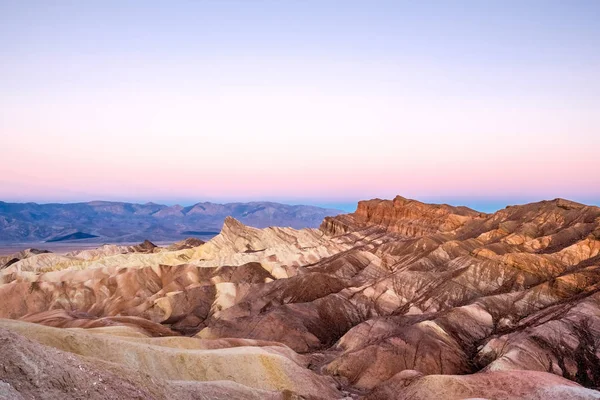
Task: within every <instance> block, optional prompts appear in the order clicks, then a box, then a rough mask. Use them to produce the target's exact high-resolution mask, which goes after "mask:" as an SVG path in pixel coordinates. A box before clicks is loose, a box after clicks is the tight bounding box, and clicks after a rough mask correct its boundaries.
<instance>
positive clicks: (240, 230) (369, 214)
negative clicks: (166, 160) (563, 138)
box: [0, 196, 600, 399]
mask: <svg viewBox="0 0 600 400" xmlns="http://www.w3.org/2000/svg"><path fill="white" fill-rule="evenodd" d="M121 247H125V246H113V247H110V246H104V247H103V248H100V249H97V250H93V251H89V250H88V251H84V252H79V253H71V254H66V255H57V254H52V253H44V254H27V255H26V256H24V257H22V258H21V259H18V260H17V261H14V262H12V263H11V264H10V265H8V266H6V267H5V268H3V269H2V271H0V279H1V282H3V284H2V285H0V317H2V318H9V319H13V320H21V321H20V322H10V321H5V322H2V324H0V325H1V326H2V327H4V328H5V329H6V330H7V331H10V332H13V333H14V334H15V335H24V336H26V337H27V338H28V339H29V340H33V341H34V342H37V343H41V345H44V346H50V347H54V348H57V349H58V350H59V351H61V352H67V353H66V354H69V353H76V354H79V355H80V356H85V357H90V356H91V357H100V356H94V354H92V353H93V351H92V350H88V348H93V349H99V348H100V347H98V346H107V345H106V344H100V339H102V340H117V339H118V340H120V341H124V340H128V341H129V342H136V341H137V342H136V343H137V344H136V346H138V347H135V352H136V353H135V354H138V355H139V356H136V357H150V354H151V355H152V356H153V357H155V358H156V360H157V361H156V362H157V363H164V367H161V368H164V369H169V368H172V364H171V363H172V359H171V358H170V357H171V355H170V353H168V352H165V351H164V350H163V349H161V348H157V346H159V347H160V346H162V347H164V346H166V343H168V344H169V345H171V346H172V347H177V348H179V349H180V351H181V353H182V354H183V355H182V356H181V357H190V360H193V361H189V363H187V362H186V363H184V364H183V365H179V366H177V371H178V372H177V373H176V374H175V373H173V374H174V375H172V376H171V375H168V374H167V375H168V376H167V377H166V378H165V377H164V376H163V379H166V383H164V385H165V386H164V387H165V388H171V387H172V386H173V382H175V381H177V382H179V381H186V382H200V381H215V380H220V379H226V380H230V381H234V382H237V384H239V385H242V386H241V387H237V386H236V387H235V390H234V388H233V387H221V388H220V389H219V390H224V391H225V392H226V391H227V390H231V392H232V393H238V392H239V391H241V392H239V393H250V392H252V391H257V390H262V391H265V393H268V395H269V396H275V397H273V398H278V397H277V396H279V395H282V393H284V394H285V396H288V395H289V396H292V395H294V396H296V395H298V396H305V397H306V398H344V397H347V398H358V397H365V398H368V399H388V398H389V399H394V398H415V399H417V398H418V399H421V398H423V399H426V398H469V397H471V398H477V397H479V398H482V397H483V398H540V399H541V398H548V399H554V398H555V399H559V398H565V399H587V398H599V396H600V393H598V392H596V391H595V390H594V388H598V387H599V386H600V367H598V366H599V365H600V359H599V357H600V341H599V340H598V338H599V337H600V297H599V296H600V208H598V207H591V206H585V205H582V204H578V203H574V202H570V201H566V200H562V199H556V200H552V201H542V202H539V203H532V204H527V205H523V206H512V207H507V208H506V209H503V210H500V211H498V212H496V213H494V214H484V213H479V212H476V211H474V210H470V209H468V208H466V207H452V206H447V205H430V204H424V203H421V202H418V201H414V200H408V199H405V198H402V197H400V196H398V197H396V198H395V199H394V200H369V201H364V202H360V203H359V206H358V209H357V211H356V212H355V213H353V214H346V215H340V216H336V217H328V218H326V219H325V220H324V221H323V223H322V225H321V228H320V229H301V230H295V229H291V228H277V227H272V228H265V229H256V228H251V227H248V226H245V225H243V224H242V223H240V222H239V221H237V220H235V219H233V218H227V219H226V220H225V224H224V226H223V229H222V231H221V233H220V234H219V235H217V236H216V237H214V238H213V239H212V240H210V241H208V242H206V243H202V242H200V243H198V242H189V241H188V242H182V243H179V244H176V245H174V246H171V247H167V248H159V247H153V246H150V245H148V244H145V245H144V246H138V247H131V248H129V247H127V248H121ZM26 323H36V324H42V325H46V326H48V327H52V329H51V330H44V329H50V328H41V327H40V328H39V332H43V334H42V333H39V334H37V333H36V334H34V333H31V332H37V331H36V330H32V329H31V328H29V326H30V325H19V324H26ZM24 326H26V327H28V328H27V329H26V328H24ZM33 326H35V325H33ZM77 328H84V329H86V330H85V331H81V329H77ZM61 332H78V334H79V332H81V333H82V334H83V333H85V332H88V333H90V334H88V335H87V336H85V340H84V339H81V341H80V342H78V343H81V344H80V345H78V346H75V347H73V346H71V347H69V346H67V345H65V343H64V341H65V340H66V339H65V337H64V334H63V333H61ZM69 335H72V334H71V333H69ZM73 335H74V333H73ZM101 335H104V336H101ZM69 337H71V336H69ZM124 337H126V338H129V339H124ZM134 337H135V338H136V339H135V341H134V340H133V339H132V338H134ZM115 338H116V339H115ZM142 339H143V340H142ZM71 340H73V339H71ZM103 343H105V342H103ZM140 343H141V344H140ZM232 343H235V346H236V347H243V348H244V349H246V350H244V351H242V350H239V351H238V350H236V352H233V351H232V350H229V348H230V347H232V346H233V345H232ZM142 345H143V346H142ZM94 346H96V347H94ZM132 346H133V345H132ZM139 346H141V347H143V349H144V350H143V351H142V350H140V348H141V347H139ZM144 346H146V347H144ZM206 346H213V347H210V349H209V348H207V347H206ZM200 348H202V349H204V350H206V351H209V350H210V351H211V352H214V353H215V354H213V353H211V355H210V357H209V356H203V357H200V356H196V355H192V354H188V352H190V351H196V350H198V349H200ZM131 351H132V352H133V351H134V350H131ZM265 352H266V353H268V354H265ZM167 353H168V354H167ZM234 353H235V354H234ZM238 353H239V354H238ZM106 357H108V355H107V356H106ZM115 357H116V356H115ZM211 357H212V358H211ZM269 357H271V358H269ZM273 357H275V358H273ZM282 357H283V358H285V359H282ZM99 359H100V360H104V361H110V362H116V363H117V364H119V363H121V364H122V365H125V366H126V367H128V366H130V365H129V364H127V362H129V361H127V360H120V359H116V358H115V359H107V358H102V357H100V358H99ZM186 359H187V358H186ZM115 360H116V361H115ZM256 360H262V361H260V363H261V364H260V365H262V367H260V368H266V369H260V368H259V367H258V366H254V367H248V366H242V365H241V364H240V363H246V364H248V365H255V364H253V363H258V362H259V361H256ZM209 362H210V363H217V364H218V365H227V368H236V367H237V368H238V370H236V371H237V372H235V373H232V372H229V370H226V369H223V370H222V371H223V372H222V374H223V375H222V376H221V375H218V374H216V375H210V374H209V375H197V373H196V372H191V371H188V370H187V369H188V368H194V369H198V368H201V367H200V366H203V365H205V364H206V363H209ZM219 363H221V364H219ZM161 365H163V364H161ZM148 368H150V367H148ZM152 368H154V367H152ZM156 368H158V367H156ZM173 368H174V367H173ZM223 368H225V367H223ZM157 371H159V372H157ZM162 371H163V370H162V369H159V370H153V369H148V371H145V372H146V373H148V374H150V375H153V374H155V375H157V376H158V375H161V374H165V373H166V372H162ZM256 371H263V372H261V373H264V374H271V373H272V374H275V375H274V376H276V377H277V378H273V380H272V381H270V382H271V384H269V385H270V386H269V385H267V386H260V387H259V386H256V385H254V386H253V384H252V382H253V379H254V375H252V374H254V373H256ZM267 371H270V372H267ZM523 371H527V372H526V373H525V372H523ZM269 376H271V375H269ZM0 379H2V377H0ZM15 382H16V381H15ZM507 382H511V384H509V383H507ZM9 384H10V385H12V388H15V389H16V390H18V388H17V387H16V386H15V385H14V384H13V381H11V382H9ZM161 384H162V383H161ZM177 385H179V383H178V384H177ZM177 388H178V389H177V390H184V389H185V388H183V387H182V386H177ZM248 388H249V389H248ZM310 388H317V389H316V390H313V389H310ZM7 390H8V389H7ZM165 390H167V389H165ZM236 390H238V392H236ZM248 390H250V392H248ZM244 391H246V392H244ZM252 393H254V394H256V393H259V395H260V394H262V393H263V392H252ZM265 396H267V394H265ZM265 398H267V397H265Z"/></svg>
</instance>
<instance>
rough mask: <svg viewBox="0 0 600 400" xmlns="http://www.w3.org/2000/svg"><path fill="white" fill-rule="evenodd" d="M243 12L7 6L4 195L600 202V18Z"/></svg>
mask: <svg viewBox="0 0 600 400" xmlns="http://www.w3.org/2000/svg"><path fill="white" fill-rule="evenodd" d="M320 4H323V3H320ZM407 4H408V3H407ZM238 6H239V7H238V8H235V9H232V8H227V7H220V6H219V5H218V4H216V3H215V4H212V5H199V4H198V5H189V7H190V9H189V10H179V9H177V10H176V9H171V8H165V9H162V8H161V9H155V8H153V7H148V8H145V9H144V10H142V11H143V12H142V11H141V10H136V9H135V8H130V7H124V6H119V5H117V4H116V3H115V4H112V5H111V6H107V7H106V8H95V7H91V6H77V5H76V4H75V3H74V4H73V5H54V6H49V5H48V6H47V7H45V8H41V7H40V8H39V9H38V8H32V9H25V8H21V7H19V6H17V5H14V6H13V7H11V8H8V7H5V8H6V9H4V10H0V11H4V12H0V14H2V15H3V17H0V18H3V19H4V20H3V21H0V22H5V23H4V24H1V23H0V27H1V28H0V50H4V52H3V54H5V55H3V63H2V65H0V77H1V78H0V79H2V84H3V85H2V90H1V91H0V145H1V148H2V156H1V157H0V200H4V201H38V202H45V201H82V200H91V199H113V200H117V199H123V200H136V201H157V200H159V201H179V199H187V200H189V201H192V200H196V201H200V200H216V201H228V200H250V199H276V200H281V201H286V200H289V201H306V202H313V203H315V202H316V203H319V202H320V203H323V202H340V201H342V202H343V201H355V200H358V199H363V198H372V197H392V196H394V195H395V194H402V195H404V196H410V197H417V198H486V199H493V198H502V199H508V200H510V199H521V198H525V197H526V198H539V199H541V198H554V197H567V198H573V199H581V200H590V199H591V200H594V199H595V200H599V199H600V174H598V173H596V171H597V169H598V161H597V159H598V149H600V130H599V129H600V112H598V110H600V97H599V96H598V93H600V81H599V76H600V75H599V74H598V73H597V72H598V70H600V57H599V56H598V52H597V49H598V45H599V44H600V43H599V36H600V35H598V26H597V24H596V21H595V20H593V18H591V17H590V15H592V14H593V13H588V12H584V10H579V9H575V8H570V7H567V5H555V6H553V7H555V8H556V9H554V8H552V7H548V8H547V9H544V10H541V11H540V10H539V9H538V8H536V7H532V8H530V7H529V6H526V5H521V6H520V5H518V4H515V5H514V7H520V8H519V13H517V12H516V11H515V13H512V11H511V13H508V12H507V10H506V9H505V8H504V7H503V6H501V5H500V3H499V4H496V5H490V6H489V7H491V9H493V10H491V9H483V8H481V9H480V8H479V6H475V3H474V5H473V8H472V9H469V10H468V11H467V12H464V13H462V12H461V13H459V12H458V11H457V10H454V9H452V8H448V9H445V8H444V7H442V8H443V9H440V10H439V11H440V16H441V17H440V16H433V15H430V14H428V11H427V10H426V8H421V7H420V6H418V5H414V4H413V5H411V6H408V5H404V6H402V7H400V6H399V5H398V3H394V2H391V3H390V4H388V5H387V6H386V7H388V8H389V9H386V11H385V12H381V13H379V12H377V13H375V10H370V9H369V10H365V9H363V8H362V6H359V5H355V4H354V5H349V6H348V8H347V9H339V8H337V7H325V6H323V7H324V8H323V9H321V8H320V7H321V5H319V4H317V3H314V4H312V5H309V4H308V3H306V4H305V5H296V6H293V7H292V6H291V5H288V6H285V7H284V6H282V5H277V6H276V5H274V4H273V5H272V8H268V9H261V10H259V9H254V8H252V9H246V8H245V7H244V6H243V5H241V4H239V5H238ZM294 7H296V8H298V7H300V9H295V8H294ZM304 7H306V9H305V8H304ZM311 7H312V8H311ZM514 7H513V8H514ZM413 8H414V9H413ZM513 8H511V10H513ZM317 9H318V10H319V13H316V11H315V10H317ZM513 11H514V10H513ZM140 12H142V14H143V18H141V17H140V16H139V13H140ZM490 13H492V14H494V15H495V16H496V18H495V19H494V20H493V23H482V21H486V19H485V18H487V17H488V16H489V15H490ZM250 14H252V15H251V16H252V18H250V16H249V15H250ZM271 14H276V16H277V18H275V19H273V18H272V17H271V16H270V15H271ZM69 15H70V16H71V17H72V18H71V17H68V16H69ZM199 16H202V17H206V21H204V24H200V23H197V21H196V19H197V18H198V17H199ZM208 16H210V18H209V17H208ZM566 16H568V17H569V18H566ZM440 18H441V19H440ZM532 18H535V19H536V20H537V21H538V23H537V24H534V25H532V24H531V23H530V22H531V20H532ZM130 21H136V24H138V25H134V26H132V25H130ZM274 21H286V23H285V24H283V25H282V24H279V23H275V22H274ZM333 22H335V24H333ZM332 24H333V25H332ZM332 26H335V27H336V29H335V30H332V28H331V27H332ZM8 38H13V39H11V40H9V39H8Z"/></svg>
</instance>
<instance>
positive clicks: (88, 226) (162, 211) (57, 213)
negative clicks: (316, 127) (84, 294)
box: [0, 201, 342, 243]
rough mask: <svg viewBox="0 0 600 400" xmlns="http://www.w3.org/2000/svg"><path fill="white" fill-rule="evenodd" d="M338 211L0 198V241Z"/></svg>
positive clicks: (102, 236) (171, 231) (279, 220)
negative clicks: (6, 200) (229, 217)
mask: <svg viewBox="0 0 600 400" xmlns="http://www.w3.org/2000/svg"><path fill="white" fill-rule="evenodd" d="M340 213H342V211H340V210H334V209H325V208H321V207H315V206H305V205H287V204H280V203H272V202H251V203H228V204H216V203H210V202H204V203H197V204H194V205H192V206H188V207H183V206H180V205H174V206H167V205H163V204H155V203H146V204H135V203H122V202H109V201H92V202H88V203H70V204H37V203H5V202H2V201H0V242H3V243H11V242H12V243H16V242H24V243H27V242H40V241H48V242H56V241H67V240H68V241H71V240H89V241H107V242H134V241H141V240H145V239H149V240H154V241H163V240H164V241H166V240H179V239H181V238H182V237H187V236H203V237H207V236H213V235H216V234H217V233H218V232H219V231H220V229H221V226H222V225H223V221H224V220H225V218H226V217H227V216H233V217H234V218H236V219H238V220H240V221H242V222H243V223H245V224H247V225H250V226H254V227H257V228H264V227H267V226H289V227H292V228H307V227H318V226H319V224H320V223H321V221H323V218H325V217H326V216H334V215H338V214H340Z"/></svg>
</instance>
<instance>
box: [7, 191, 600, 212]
mask: <svg viewBox="0 0 600 400" xmlns="http://www.w3.org/2000/svg"><path fill="white" fill-rule="evenodd" d="M398 195H401V196H403V197H407V198H411V199H413V200H417V201H421V202H424V203H433V204H449V205H452V206H466V207H469V208H472V209H474V210H477V211H480V212H485V213H492V212H495V211H498V210H500V209H503V208H505V207H506V206H512V205H519V204H526V203H533V202H538V201H543V200H553V199H554V198H516V199H510V200H509V199H502V198H498V199H477V198H471V199H460V198H449V197H425V198H414V197H410V196H405V195H403V194H401V193H399V194H398ZM394 197H395V196H390V197H365V198H362V199H357V200H356V201H351V200H348V201H339V202H335V201H334V202H320V201H318V200H317V201H315V200H310V199H304V200H302V199H300V200H293V199H292V200H289V199H272V198H271V199H221V200H220V199H196V200H194V199H179V200H177V199H172V200H168V199H165V200H160V199H158V200H156V199H155V200H144V199H126V198H120V199H119V198H112V199H101V198H90V199H79V200H72V201H36V200H31V199H30V200H22V201H20V200H6V199H3V198H0V201H3V202H6V203H37V204H53V203H60V204H71V203H87V202H92V201H108V202H124V203H137V204H146V203H155V204H162V205H166V206H174V205H180V206H183V207H187V206H192V205H194V204H197V203H203V202H210V203H218V204H227V203H249V202H273V203H281V204H287V205H307V206H316V207H322V208H330V209H335V210H341V211H345V212H353V211H355V210H356V207H357V205H358V202H359V201H361V200H371V199H374V198H382V199H388V200H391V199H393V198H394ZM563 198H565V197H563ZM565 199H567V200H571V201H575V202H578V203H582V204H586V205H594V206H600V200H597V199H585V198H584V199H581V198H565Z"/></svg>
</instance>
